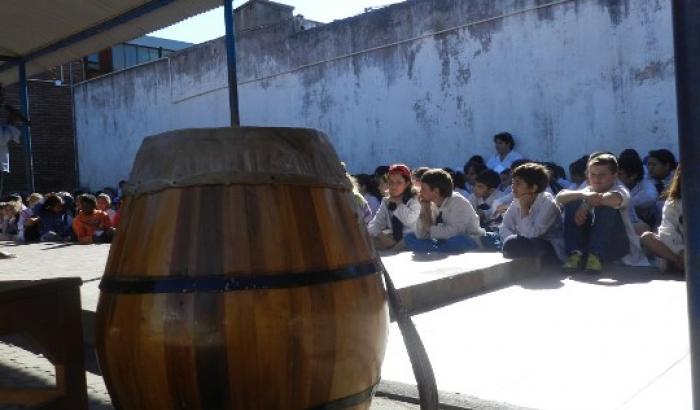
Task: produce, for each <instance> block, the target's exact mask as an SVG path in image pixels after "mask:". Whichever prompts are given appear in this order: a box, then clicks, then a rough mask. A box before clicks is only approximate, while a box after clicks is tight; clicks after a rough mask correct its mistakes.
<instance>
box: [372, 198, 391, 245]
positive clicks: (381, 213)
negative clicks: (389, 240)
mask: <svg viewBox="0 0 700 410" xmlns="http://www.w3.org/2000/svg"><path fill="white" fill-rule="evenodd" d="M386 205H387V199H386V198H384V199H382V203H381V204H380V205H379V209H378V210H377V213H376V214H374V218H372V220H371V221H369V225H367V230H368V231H369V235H370V236H372V237H375V236H377V235H379V234H380V233H382V229H384V228H386V220H387V215H386V214H387V212H389V210H388V209H387V208H386Z"/></svg>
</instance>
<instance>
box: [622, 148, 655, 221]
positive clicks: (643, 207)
mask: <svg viewBox="0 0 700 410" xmlns="http://www.w3.org/2000/svg"><path fill="white" fill-rule="evenodd" d="M618 166H619V172H618V174H619V178H620V181H622V183H623V184H624V185H625V187H626V188H627V189H628V190H629V191H630V205H631V206H630V207H629V209H630V217H631V218H632V220H633V222H635V223H638V222H643V224H644V225H646V226H644V228H646V229H641V231H642V232H644V231H647V230H649V229H648V228H649V227H653V226H655V225H656V220H657V213H656V199H657V192H656V187H654V184H653V183H652V182H651V181H650V180H649V179H647V178H644V164H642V160H641V159H640V158H639V156H634V155H626V156H623V157H621V158H620V159H619V160H618Z"/></svg>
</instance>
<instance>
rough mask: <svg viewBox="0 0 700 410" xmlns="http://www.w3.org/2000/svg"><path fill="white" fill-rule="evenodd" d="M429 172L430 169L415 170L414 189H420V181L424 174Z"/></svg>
mask: <svg viewBox="0 0 700 410" xmlns="http://www.w3.org/2000/svg"><path fill="white" fill-rule="evenodd" d="M428 171H430V168H428V167H418V168H416V169H414V170H413V174H412V175H411V180H412V181H413V187H414V188H416V189H420V179H421V178H422V177H423V174H425V173H426V172H428Z"/></svg>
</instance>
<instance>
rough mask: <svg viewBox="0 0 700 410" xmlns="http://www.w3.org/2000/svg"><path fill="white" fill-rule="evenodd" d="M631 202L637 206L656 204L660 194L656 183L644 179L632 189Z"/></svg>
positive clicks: (644, 206)
mask: <svg viewBox="0 0 700 410" xmlns="http://www.w3.org/2000/svg"><path fill="white" fill-rule="evenodd" d="M630 196H631V203H632V206H633V207H635V208H646V207H650V206H654V205H655V204H656V199H657V198H658V196H659V194H658V192H657V191H656V187H655V186H654V183H653V182H652V181H650V180H648V179H642V180H641V181H639V182H638V183H637V185H635V186H634V188H632V189H630Z"/></svg>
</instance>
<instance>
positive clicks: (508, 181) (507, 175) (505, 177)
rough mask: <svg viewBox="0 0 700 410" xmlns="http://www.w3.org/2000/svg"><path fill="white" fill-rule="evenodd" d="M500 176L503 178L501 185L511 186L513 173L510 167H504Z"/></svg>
mask: <svg viewBox="0 0 700 410" xmlns="http://www.w3.org/2000/svg"><path fill="white" fill-rule="evenodd" d="M498 176H499V178H501V184H500V186H501V187H502V188H505V187H507V186H509V185H510V184H511V183H512V182H513V178H512V177H511V173H510V168H506V169H504V170H503V171H501V173H500V174H499V175H498Z"/></svg>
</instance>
